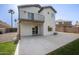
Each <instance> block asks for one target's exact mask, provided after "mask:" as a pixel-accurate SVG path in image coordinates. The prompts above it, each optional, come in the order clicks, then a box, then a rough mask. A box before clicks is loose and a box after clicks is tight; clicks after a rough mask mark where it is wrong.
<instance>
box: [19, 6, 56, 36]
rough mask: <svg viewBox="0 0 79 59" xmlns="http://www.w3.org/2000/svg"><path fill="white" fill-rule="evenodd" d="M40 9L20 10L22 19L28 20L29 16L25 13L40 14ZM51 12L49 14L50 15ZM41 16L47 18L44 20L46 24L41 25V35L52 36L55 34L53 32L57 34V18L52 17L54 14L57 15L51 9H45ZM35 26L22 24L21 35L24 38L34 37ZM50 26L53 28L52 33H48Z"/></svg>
mask: <svg viewBox="0 0 79 59" xmlns="http://www.w3.org/2000/svg"><path fill="white" fill-rule="evenodd" d="M39 9H40V8H37V7H29V8H21V9H20V18H24V19H27V14H26V13H24V12H23V11H26V12H31V13H36V14H37V13H38V10H39ZM48 12H49V14H48ZM40 14H41V15H44V16H45V19H44V24H43V25H41V26H40V27H39V30H40V31H39V30H38V31H39V34H43V35H50V34H53V32H55V17H53V18H52V17H51V15H52V14H54V15H55V13H54V12H53V11H52V10H51V9H50V8H48V9H44V10H42V12H41V13H40ZM33 26H35V25H34V24H23V23H22V24H21V35H22V36H27V35H32V27H33ZM48 26H50V27H52V31H48Z"/></svg>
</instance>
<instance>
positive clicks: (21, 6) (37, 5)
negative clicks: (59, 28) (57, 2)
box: [18, 4, 57, 13]
mask: <svg viewBox="0 0 79 59" xmlns="http://www.w3.org/2000/svg"><path fill="white" fill-rule="evenodd" d="M25 7H39V8H40V10H39V11H38V12H39V13H40V12H41V11H42V10H44V9H47V8H50V9H52V10H53V11H54V12H55V13H57V11H56V10H55V9H54V8H53V7H52V6H44V7H42V6H40V5H39V4H33V5H20V6H18V8H25Z"/></svg>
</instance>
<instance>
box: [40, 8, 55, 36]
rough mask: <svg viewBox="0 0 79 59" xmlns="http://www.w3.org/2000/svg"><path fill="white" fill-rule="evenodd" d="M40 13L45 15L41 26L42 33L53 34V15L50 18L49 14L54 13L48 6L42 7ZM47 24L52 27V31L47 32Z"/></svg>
mask: <svg viewBox="0 0 79 59" xmlns="http://www.w3.org/2000/svg"><path fill="white" fill-rule="evenodd" d="M48 12H49V14H48ZM40 14H42V15H44V16H45V22H44V25H43V28H44V30H43V34H44V35H50V34H53V32H55V17H54V18H52V17H51V14H54V15H55V13H54V12H53V11H52V10H51V9H50V8H49V9H44V10H43V11H42V12H41V13H40ZM48 26H50V27H52V31H49V32H48Z"/></svg>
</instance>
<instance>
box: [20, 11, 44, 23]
mask: <svg viewBox="0 0 79 59" xmlns="http://www.w3.org/2000/svg"><path fill="white" fill-rule="evenodd" d="M20 19H25V20H29V21H39V22H44V19H45V17H44V16H43V15H40V14H35V13H30V12H25V13H24V12H21V13H20Z"/></svg>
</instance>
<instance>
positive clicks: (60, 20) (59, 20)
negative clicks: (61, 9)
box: [56, 19, 72, 22]
mask: <svg viewBox="0 0 79 59" xmlns="http://www.w3.org/2000/svg"><path fill="white" fill-rule="evenodd" d="M56 22H72V21H69V20H62V19H58V20H56Z"/></svg>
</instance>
